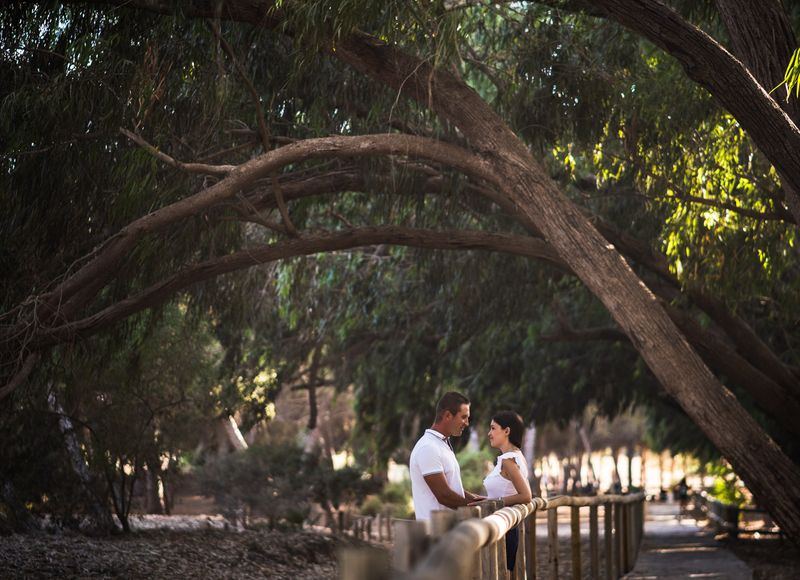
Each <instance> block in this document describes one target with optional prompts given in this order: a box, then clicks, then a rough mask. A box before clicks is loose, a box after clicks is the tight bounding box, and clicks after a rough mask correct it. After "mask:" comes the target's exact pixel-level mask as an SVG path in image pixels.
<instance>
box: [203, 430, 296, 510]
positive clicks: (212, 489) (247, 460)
mask: <svg viewBox="0 0 800 580" xmlns="http://www.w3.org/2000/svg"><path fill="white" fill-rule="evenodd" d="M303 466H304V459H303V454H302V449H301V448H300V447H299V446H297V445H289V444H284V445H253V446H251V447H249V448H248V449H246V450H245V451H243V452H240V453H231V454H228V455H225V456H223V457H221V458H219V459H216V460H211V461H208V462H207V463H206V464H205V465H203V466H202V467H201V468H200V469H198V470H197V474H198V478H199V481H200V488H201V490H202V491H203V493H204V494H207V495H210V496H213V497H214V500H215V501H216V502H217V505H219V506H220V507H221V508H222V509H223V513H225V514H226V515H227V516H228V517H230V518H236V517H237V516H238V517H241V518H242V520H243V523H245V524H246V523H247V521H248V519H249V518H250V517H252V516H254V515H261V516H264V517H266V518H268V519H269V521H270V525H276V524H281V523H285V524H289V525H299V524H300V523H302V521H303V519H305V517H306V515H307V514H308V511H309V509H310V502H309V494H308V492H309V483H308V482H307V481H305V477H304V476H306V475H308V474H307V473H304V471H303ZM243 510H246V511H243Z"/></svg>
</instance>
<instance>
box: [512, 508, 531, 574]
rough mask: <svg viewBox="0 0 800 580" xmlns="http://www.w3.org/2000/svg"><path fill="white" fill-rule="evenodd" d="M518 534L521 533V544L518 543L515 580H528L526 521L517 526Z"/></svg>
mask: <svg viewBox="0 0 800 580" xmlns="http://www.w3.org/2000/svg"><path fill="white" fill-rule="evenodd" d="M517 533H519V543H517V559H516V560H515V563H514V580H527V569H528V568H527V565H526V560H527V552H528V551H527V550H526V549H525V545H526V544H527V543H528V541H527V530H526V529H525V520H523V521H522V522H520V523H519V525H518V526H517Z"/></svg>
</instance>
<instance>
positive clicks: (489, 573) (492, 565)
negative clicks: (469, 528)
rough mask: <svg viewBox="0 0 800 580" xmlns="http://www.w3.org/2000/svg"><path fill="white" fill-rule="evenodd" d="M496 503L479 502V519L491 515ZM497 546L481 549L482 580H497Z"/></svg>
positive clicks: (488, 501) (489, 501)
mask: <svg viewBox="0 0 800 580" xmlns="http://www.w3.org/2000/svg"><path fill="white" fill-rule="evenodd" d="M495 505H496V503H495V502H494V501H491V500H487V501H485V502H481V517H485V516H488V515H491V514H493V513H494V512H495V511H496V510H495ZM497 571H498V562H497V544H492V545H489V546H484V547H483V548H481V578H483V580H497Z"/></svg>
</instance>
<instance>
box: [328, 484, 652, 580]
mask: <svg viewBox="0 0 800 580" xmlns="http://www.w3.org/2000/svg"><path fill="white" fill-rule="evenodd" d="M498 507H499V502H493V501H487V502H482V503H481V504H480V505H479V506H475V507H464V508H459V509H458V510H457V511H452V510H443V511H437V512H433V514H432V517H431V521H430V523H429V525H428V524H426V523H425V522H418V521H414V520H395V521H394V526H393V527H394V534H393V535H394V553H393V557H392V563H391V564H392V565H391V566H390V565H389V556H388V555H387V553H386V552H385V551H382V550H377V549H376V550H364V549H359V550H346V551H344V552H343V553H342V555H341V558H340V577H341V578H343V579H346V580H388V579H390V578H402V579H404V580H423V579H424V580H504V579H506V578H507V577H508V574H507V570H506V548H505V535H506V532H508V531H509V530H510V529H511V528H513V527H515V526H519V533H520V541H519V548H518V552H517V559H516V565H515V570H514V578H515V580H533V579H536V578H541V576H537V560H538V559H539V558H540V557H542V556H541V555H540V554H538V553H537V552H538V550H537V545H536V536H537V533H536V513H537V512H539V511H546V512H547V544H548V549H547V554H546V556H545V557H546V558H547V566H546V568H547V574H546V576H545V577H546V578H548V579H557V578H560V576H559V559H560V555H559V549H558V543H559V537H558V509H559V508H566V509H568V510H569V513H570V540H569V541H570V547H571V550H570V552H571V563H572V576H571V577H572V578H580V577H581V573H582V572H581V571H582V569H583V562H582V560H583V558H584V553H583V550H582V546H581V542H582V540H581V534H580V515H581V514H580V510H581V509H582V508H588V511H589V550H588V559H589V566H588V568H589V578H592V579H599V578H605V579H606V580H611V579H613V578H619V577H621V576H623V575H624V574H625V573H627V572H629V571H630V570H631V569H632V568H633V564H634V562H635V560H636V554H637V553H638V550H639V544H640V543H641V538H642V532H643V527H644V494H641V493H638V494H631V495H604V496H595V497H575V496H558V497H554V498H551V499H549V500H545V499H542V498H534V499H533V501H532V502H531V503H529V504H524V505H515V506H510V507H504V508H500V509H498ZM600 507H603V518H602V524H603V534H602V548H601V540H600V533H599V527H600V518H599V508H600ZM601 549H602V551H603V555H604V558H603V564H604V565H603V569H602V570H601V569H600V563H601V560H600V551H601Z"/></svg>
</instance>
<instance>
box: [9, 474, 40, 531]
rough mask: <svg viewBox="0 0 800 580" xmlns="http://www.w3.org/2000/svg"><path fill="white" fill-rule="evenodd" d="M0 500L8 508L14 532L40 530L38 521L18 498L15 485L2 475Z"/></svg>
mask: <svg viewBox="0 0 800 580" xmlns="http://www.w3.org/2000/svg"><path fill="white" fill-rule="evenodd" d="M0 500H2V502H3V504H5V506H6V507H7V508H8V513H9V515H10V516H11V518H10V520H11V522H10V523H11V528H12V530H13V531H15V532H21V533H28V532H34V531H38V530H39V529H40V528H39V524H38V522H37V521H36V519H35V518H34V517H33V516H32V515H31V513H30V512H29V511H28V510H27V509H25V506H24V505H22V503H21V502H20V501H19V499H18V498H17V494H16V491H15V490H14V484H13V483H11V481H10V480H8V479H6V478H5V477H3V476H2V475H0ZM0 531H2V528H0Z"/></svg>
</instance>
